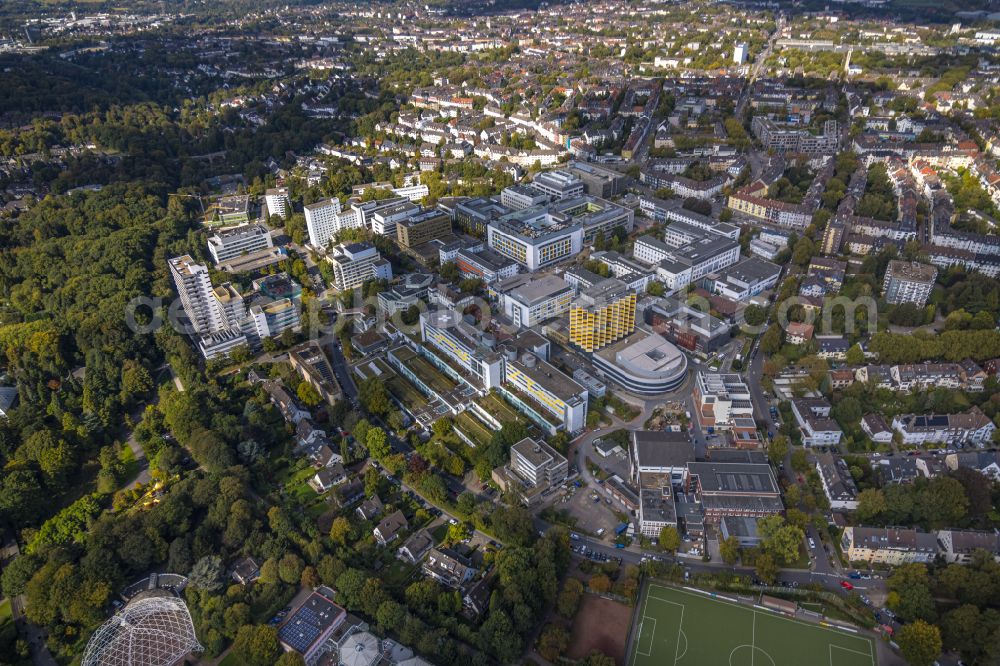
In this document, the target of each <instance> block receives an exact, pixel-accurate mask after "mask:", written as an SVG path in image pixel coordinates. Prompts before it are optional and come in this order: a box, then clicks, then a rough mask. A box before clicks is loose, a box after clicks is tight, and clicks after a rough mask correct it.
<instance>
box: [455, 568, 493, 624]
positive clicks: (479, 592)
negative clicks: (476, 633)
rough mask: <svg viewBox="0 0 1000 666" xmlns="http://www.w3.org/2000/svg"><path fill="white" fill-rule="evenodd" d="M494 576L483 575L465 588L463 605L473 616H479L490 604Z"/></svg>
mask: <svg viewBox="0 0 1000 666" xmlns="http://www.w3.org/2000/svg"><path fill="white" fill-rule="evenodd" d="M492 588H493V576H489V575H487V576H483V577H482V578H480V579H479V580H478V581H476V582H475V583H473V584H472V585H470V586H469V587H468V588H467V589H466V590H465V595H464V596H463V597H462V606H463V607H464V608H465V610H466V611H467V612H468V613H469V614H470V615H472V616H473V617H479V616H481V615H482V614H483V613H485V612H486V609H487V608H489V606H490V596H491V591H492Z"/></svg>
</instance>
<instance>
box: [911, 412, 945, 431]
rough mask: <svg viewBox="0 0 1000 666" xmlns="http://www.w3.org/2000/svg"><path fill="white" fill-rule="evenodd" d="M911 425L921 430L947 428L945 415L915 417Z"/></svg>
mask: <svg viewBox="0 0 1000 666" xmlns="http://www.w3.org/2000/svg"><path fill="white" fill-rule="evenodd" d="M913 425H915V426H917V427H921V428H924V427H926V428H947V427H948V415H947V414H931V415H929V416H917V417H916V418H914V419H913Z"/></svg>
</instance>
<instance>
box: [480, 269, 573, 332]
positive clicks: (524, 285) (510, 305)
mask: <svg viewBox="0 0 1000 666" xmlns="http://www.w3.org/2000/svg"><path fill="white" fill-rule="evenodd" d="M491 290H492V291H493V292H495V293H496V294H497V300H498V302H499V305H500V309H501V310H503V313H504V314H505V315H507V316H508V317H510V319H511V321H512V322H514V324H515V325H516V326H523V327H526V328H530V327H531V326H534V325H535V324H538V323H539V322H542V321H545V320H546V319H551V318H553V317H558V316H560V315H563V314H565V313H566V312H568V311H569V306H570V303H571V302H572V300H573V287H572V286H571V285H570V284H569V283H568V282H566V281H565V280H563V279H562V278H561V277H558V276H555V275H543V276H540V277H536V276H533V275H531V274H530V273H520V274H518V275H515V276H514V277H511V278H508V279H506V280H503V281H502V282H499V283H496V284H495V285H493V286H492V287H491Z"/></svg>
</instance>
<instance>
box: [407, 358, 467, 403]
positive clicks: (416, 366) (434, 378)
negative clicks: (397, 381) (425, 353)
mask: <svg viewBox="0 0 1000 666" xmlns="http://www.w3.org/2000/svg"><path fill="white" fill-rule="evenodd" d="M406 367H408V368H409V369H410V370H412V371H413V374H415V375H416V376H417V377H419V378H420V379H421V380H423V382H424V383H425V384H427V386H430V387H431V389H433V390H434V391H435V392H436V393H437V394H438V395H443V394H445V393H448V392H449V391H452V390H454V389H455V387H456V386H458V384H456V383H455V382H454V381H452V379H451V377H449V376H448V375H446V374H444V373H443V372H441V371H440V370H438V369H437V368H435V367H434V366H433V365H431V364H430V363H429V362H428V361H427V359H425V358H422V357H420V356H417V355H415V354H414V356H413V358H411V359H409V360H407V361H406Z"/></svg>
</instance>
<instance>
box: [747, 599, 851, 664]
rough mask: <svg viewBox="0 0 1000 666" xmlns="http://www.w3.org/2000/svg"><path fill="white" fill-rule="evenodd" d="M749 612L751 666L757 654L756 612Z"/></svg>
mask: <svg viewBox="0 0 1000 666" xmlns="http://www.w3.org/2000/svg"><path fill="white" fill-rule="evenodd" d="M750 612H751V613H753V626H752V628H751V629H750V666H753V662H754V656H755V655H756V654H757V611H750ZM831 666H832V665H831Z"/></svg>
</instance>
